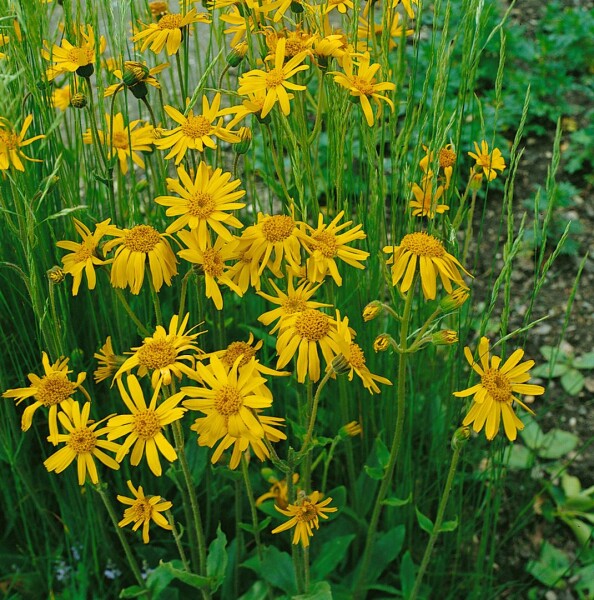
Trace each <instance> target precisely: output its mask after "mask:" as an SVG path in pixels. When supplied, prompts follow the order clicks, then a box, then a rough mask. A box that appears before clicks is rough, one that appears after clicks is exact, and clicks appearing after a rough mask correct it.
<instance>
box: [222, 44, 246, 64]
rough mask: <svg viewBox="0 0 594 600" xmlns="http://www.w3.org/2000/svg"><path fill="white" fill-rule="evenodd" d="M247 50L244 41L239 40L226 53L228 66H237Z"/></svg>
mask: <svg viewBox="0 0 594 600" xmlns="http://www.w3.org/2000/svg"><path fill="white" fill-rule="evenodd" d="M247 51H248V45H247V43H246V42H240V43H239V44H236V45H235V46H233V48H232V50H231V52H229V54H227V64H228V65H229V66H230V67H237V66H238V65H239V64H240V63H241V61H242V60H243V59H244V58H245V55H246V54H247Z"/></svg>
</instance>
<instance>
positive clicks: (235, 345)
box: [221, 342, 256, 367]
mask: <svg viewBox="0 0 594 600" xmlns="http://www.w3.org/2000/svg"><path fill="white" fill-rule="evenodd" d="M242 354H243V358H242V359H241V362H240V363H239V366H240V367H243V365H245V364H247V363H248V362H249V361H250V360H252V358H253V357H254V356H255V354H256V349H255V348H254V347H253V346H250V345H249V344H248V343H247V342H232V343H231V344H229V346H228V347H227V351H226V352H225V354H224V355H223V358H222V359H221V360H222V361H223V363H225V364H226V365H227V366H228V367H232V366H233V365H234V364H235V361H236V360H237V358H238V357H239V356H241V355H242Z"/></svg>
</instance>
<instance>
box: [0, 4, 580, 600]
mask: <svg viewBox="0 0 594 600" xmlns="http://www.w3.org/2000/svg"><path fill="white" fill-rule="evenodd" d="M0 15H1V19H0V169H1V172H0V175H1V177H0V206H1V211H0V228H1V231H2V238H1V239H2V245H1V248H0V282H1V285H0V308H1V312H0V314H1V315H2V331H3V336H2V337H1V339H0V344H1V347H0V348H1V351H0V387H1V389H2V390H3V391H4V394H3V395H4V398H3V401H2V402H1V403H0V411H1V416H0V442H1V443H0V473H1V475H2V477H3V480H4V481H5V485H3V486H2V489H1V492H0V498H1V502H2V515H3V516H2V519H3V526H2V559H3V560H2V564H3V565H4V570H3V572H2V573H1V574H0V575H1V579H0V586H1V589H2V591H3V593H4V594H5V597H6V598H21V597H22V598H40V597H52V598H61V599H63V600H65V599H78V598H117V597H126V598H131V597H147V598H153V599H157V598H163V599H165V598H185V597H195V596H196V595H197V594H200V595H201V596H202V597H204V598H212V597H220V598H243V599H245V600H247V599H252V600H253V599H257V598H262V599H263V598H300V599H306V598H311V599H314V598H316V599H326V598H339V599H340V598H345V599H346V598H365V597H366V598H392V597H405V598H435V597H437V596H438V595H439V596H440V597H443V598H460V597H464V598H479V597H480V598H482V599H484V598H496V597H503V595H504V594H506V597H526V596H525V594H526V593H527V590H528V588H529V587H530V585H533V583H534V582H533V581H532V582H531V580H530V579H528V578H527V577H526V576H523V575H522V574H520V575H518V574H517V573H511V572H510V573H508V572H506V571H505V570H501V569H498V565H499V564H501V561H502V557H505V556H506V555H509V553H510V548H512V547H513V544H514V540H515V539H516V538H517V537H519V536H520V535H521V534H522V530H523V528H524V527H526V524H527V521H528V516H527V514H528V513H527V510H528V511H529V509H530V506H531V500H532V496H531V494H530V490H527V489H524V490H521V489H520V490H516V489H513V487H512V486H511V485H510V483H509V479H508V462H509V461H510V460H516V461H517V459H518V457H517V456H515V455H512V454H511V453H510V450H509V448H510V445H511V444H512V443H515V444H516V446H518V447H522V448H524V446H522V445H521V442H520V440H517V441H515V442H514V440H516V437H517V435H518V432H519V433H520V435H521V434H522V431H523V429H524V423H523V421H526V417H527V413H528V412H534V413H536V417H535V419H536V421H538V413H539V410H540V408H541V406H543V405H546V402H547V395H546V392H545V388H544V386H543V385H540V383H545V380H542V381H540V383H538V384H535V383H528V381H529V379H530V373H529V369H530V368H531V367H532V365H533V364H534V361H532V360H526V359H524V358H523V350H522V348H523V346H524V344H525V341H526V338H527V336H529V335H530V330H531V328H532V327H533V326H534V324H535V322H534V321H533V320H532V308H533V307H534V305H535V304H536V303H538V301H539V294H540V292H541V290H542V289H543V286H544V285H545V284H546V277H547V273H548V272H549V269H550V267H551V265H552V262H553V261H554V259H555V258H556V257H557V255H558V254H559V252H560V251H561V249H562V247H563V244H564V243H565V241H566V240H567V231H565V232H564V233H563V234H560V235H559V236H557V237H556V238H555V239H558V240H559V241H558V243H557V244H556V245H551V243H550V241H551V238H550V236H548V235H547V227H548V225H549V224H550V222H551V218H552V211H553V210H554V206H555V202H554V198H555V197H556V196H555V195H556V194H557V187H556V181H555V176H556V169H557V167H558V163H559V156H560V154H559V137H560V130H559V131H558V135H557V139H556V143H555V147H554V149H553V158H552V164H551V167H550V171H549V178H548V180H547V182H546V184H545V189H544V191H543V197H544V196H546V202H542V203H541V202H540V201H541V200H542V199H541V198H540V196H538V197H537V198H536V200H535V206H534V214H533V215H532V216H533V218H534V226H533V228H532V229H533V230H532V231H530V233H531V235H532V238H533V239H534V240H535V242H534V243H535V245H536V249H535V251H534V272H533V280H534V285H533V289H532V295H531V297H529V298H526V299H524V300H525V301H526V302H527V303H528V304H529V309H528V311H527V312H526V314H525V319H524V322H523V324H522V326H521V327H519V328H514V329H513V330H512V328H511V327H510V311H511V306H512V300H513V299H515V298H516V291H515V290H514V285H513V282H512V278H511V275H512V272H513V270H514V268H515V260H516V258H517V256H518V253H519V251H520V249H521V248H522V244H523V240H524V237H525V236H526V234H527V231H526V227H527V221H526V215H525V214H524V213H523V207H522V206H519V205H518V202H516V201H515V199H514V178H515V175H516V171H517V169H518V166H519V164H520V162H521V160H522V154H523V141H522V140H523V134H524V128H525V124H526V119H527V118H528V115H529V111H530V89H529V88H527V89H523V90H522V109H521V111H520V113H519V114H518V118H517V122H515V123H510V122H509V118H508V113H507V112H503V113H502V107H505V106H507V102H508V101H509V100H510V99H509V98H508V97H506V95H505V93H504V89H505V86H506V66H505V65H506V39H507V38H506V34H505V30H506V21H507V18H508V13H504V12H502V11H500V10H499V8H498V6H497V5H496V4H495V3H484V2H482V1H481V0H461V1H459V2H458V1H456V2H449V1H444V0H438V1H437V2H435V3H422V4H421V3H417V1H416V0H412V1H411V0H403V1H402V3H400V2H399V1H398V0H395V1H394V2H389V1H387V0H379V1H378V2H375V3H369V4H365V3H363V2H359V0H353V1H352V2H351V1H350V0H344V1H343V2H340V1H338V2H336V1H331V2H322V3H317V4H315V3H314V4H311V3H308V2H305V1H303V2H302V1H301V0H293V2H288V1H284V0H279V1H278V2H270V3H268V2H264V1H260V0H254V1H252V0H250V1H246V2H233V1H227V0H217V1H215V2H214V3H205V4H204V6H202V5H200V4H199V3H197V2H189V1H188V0H180V2H179V4H177V2H171V3H169V4H168V3H166V2H146V1H142V0H127V1H125V2H109V1H108V0H97V1H96V2H86V3H85V2H83V1H82V0H63V2H58V1H53V2H51V1H50V2H48V3H45V2H41V1H40V0H35V1H27V2H25V1H23V2H14V1H13V2H8V1H7V0H0ZM246 31H247V35H246ZM494 45H496V47H497V49H498V55H497V61H496V63H495V64H493V65H492V71H493V74H494V75H495V78H494V79H493V89H492V90H488V94H487V95H488V106H485V105H484V97H483V94H482V90H480V89H479V88H478V87H477V84H478V81H479V80H478V78H479V73H480V69H481V65H482V60H483V55H484V53H485V50H486V49H487V48H489V49H490V52H492V48H493V47H494ZM488 58H489V60H491V59H492V54H490V55H489V57H488ZM514 85H516V84H514ZM513 101H514V102H517V96H514V98H513ZM487 109H488V110H487ZM502 114H504V116H505V122H504V123H503V125H504V130H503V129H501V127H502V122H501V121H500V116H501V115H502ZM512 128H513V129H514V131H513V132H512V133H511V134H510V131H511V129H512ZM501 133H505V136H506V137H505V138H504V137H502V135H501ZM506 138H508V139H509V141H507V140H506ZM487 204H489V205H492V204H497V205H499V206H500V214H501V217H500V221H499V223H498V224H495V226H496V229H497V230H498V240H499V243H498V244H496V245H491V244H490V243H487V242H486V241H485V231H486V228H487V225H488V224H487V223H486V222H485V216H484V215H485V212H486V211H485V207H486V206H487ZM543 207H544V210H543ZM580 272H581V271H580ZM578 279H579V274H578V277H576V280H575V282H574V284H573V290H572V295H571V298H570V300H571V299H572V298H573V296H574V295H575V289H576V286H577V283H578ZM477 284H479V285H480V288H481V289H483V290H484V289H487V290H489V294H488V295H487V298H486V302H485V303H483V304H479V303H477V302H475V300H474V297H473V292H474V290H475V287H476V286H477ZM570 309H571V301H570V302H569V303H568V313H567V318H569V311H570ZM493 319H496V322H497V327H496V330H495V331H491V330H490V329H489V330H488V327H489V325H490V323H492V322H493ZM355 332H356V333H355ZM355 335H356V338H355ZM487 335H488V337H489V338H490V339H488V337H487ZM499 357H501V360H500V358H499ZM526 358H529V357H526ZM534 358H535V359H538V357H534ZM543 394H544V395H543ZM576 443H577V442H576ZM539 448H540V446H538V444H536V443H531V444H530V445H528V447H527V450H526V451H527V452H536V451H537V449H539ZM580 493H581V492H580ZM558 505H559V506H561V507H564V506H565V504H562V503H561V501H559V502H558ZM124 511H125V512H124ZM129 525H132V528H130V527H129ZM287 531H289V533H287ZM588 539H589V538H586V543H587V541H588ZM582 541H583V540H582ZM569 568H570V567H568V569H569ZM567 572H568V570H567V569H566V570H565V571H562V572H561V574H560V576H559V577H558V579H557V580H556V581H559V580H561V579H563V577H564V576H565V575H566V574H567ZM549 579H550V577H549ZM553 583H556V582H553Z"/></svg>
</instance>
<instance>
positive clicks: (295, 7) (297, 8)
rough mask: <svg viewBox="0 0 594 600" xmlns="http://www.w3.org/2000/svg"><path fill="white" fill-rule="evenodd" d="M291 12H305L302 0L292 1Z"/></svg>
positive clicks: (297, 13)
mask: <svg viewBox="0 0 594 600" xmlns="http://www.w3.org/2000/svg"><path fill="white" fill-rule="evenodd" d="M291 12H292V13H294V14H296V15H299V14H301V13H302V12H303V4H302V3H301V0H293V1H292V2H291Z"/></svg>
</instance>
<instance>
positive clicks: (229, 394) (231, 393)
mask: <svg viewBox="0 0 594 600" xmlns="http://www.w3.org/2000/svg"><path fill="white" fill-rule="evenodd" d="M242 406H243V400H242V398H241V394H240V393H239V390H238V389H237V388H236V387H233V386H230V385H225V386H223V387H222V388H221V389H220V390H219V391H218V392H217V395H216V396H215V400H214V407H215V410H216V411H217V412H218V413H219V414H220V415H223V416H225V417H229V416H231V415H236V414H237V413H238V412H239V409H240V408H241V407H242Z"/></svg>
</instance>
